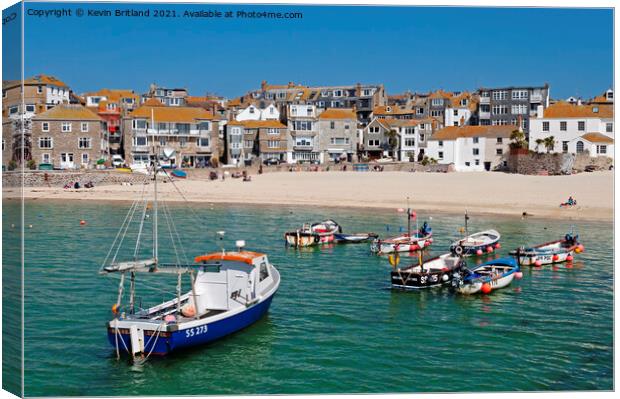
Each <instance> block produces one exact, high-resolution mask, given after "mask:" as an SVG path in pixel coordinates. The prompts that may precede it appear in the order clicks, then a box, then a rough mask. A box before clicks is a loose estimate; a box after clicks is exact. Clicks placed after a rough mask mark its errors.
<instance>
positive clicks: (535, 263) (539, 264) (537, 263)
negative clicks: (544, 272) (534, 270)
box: [534, 260, 542, 266]
mask: <svg viewBox="0 0 620 399" xmlns="http://www.w3.org/2000/svg"><path fill="white" fill-rule="evenodd" d="M534 266H542V262H541V261H540V260H537V261H535V262H534Z"/></svg>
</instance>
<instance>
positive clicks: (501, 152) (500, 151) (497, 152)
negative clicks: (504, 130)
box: [495, 148, 504, 155]
mask: <svg viewBox="0 0 620 399" xmlns="http://www.w3.org/2000/svg"><path fill="white" fill-rule="evenodd" d="M503 153H504V150H503V149H501V148H496V149H495V155H502V154H503Z"/></svg>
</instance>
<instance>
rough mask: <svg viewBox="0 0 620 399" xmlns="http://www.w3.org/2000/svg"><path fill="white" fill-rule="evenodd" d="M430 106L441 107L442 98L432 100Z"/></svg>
mask: <svg viewBox="0 0 620 399" xmlns="http://www.w3.org/2000/svg"><path fill="white" fill-rule="evenodd" d="M431 104H432V105H435V106H441V105H443V98H433V100H432V102H431Z"/></svg>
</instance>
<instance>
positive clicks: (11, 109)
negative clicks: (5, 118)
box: [9, 105, 19, 115]
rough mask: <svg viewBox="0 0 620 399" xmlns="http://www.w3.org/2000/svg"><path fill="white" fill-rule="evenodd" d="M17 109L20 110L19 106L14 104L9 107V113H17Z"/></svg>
mask: <svg viewBox="0 0 620 399" xmlns="http://www.w3.org/2000/svg"><path fill="white" fill-rule="evenodd" d="M17 111H19V108H18V107H17V105H16V106H13V107H11V108H9V115H13V114H16V113H17Z"/></svg>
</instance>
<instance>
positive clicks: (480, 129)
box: [429, 125, 518, 140]
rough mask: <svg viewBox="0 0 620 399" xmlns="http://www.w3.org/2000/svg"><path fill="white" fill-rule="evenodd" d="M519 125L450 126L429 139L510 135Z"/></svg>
mask: <svg viewBox="0 0 620 399" xmlns="http://www.w3.org/2000/svg"><path fill="white" fill-rule="evenodd" d="M517 129H518V127H517V126H514V125H503V126H469V125H468V126H448V127H444V128H443V129H441V130H439V131H437V132H436V133H435V134H433V137H431V138H430V139H429V140H454V139H457V138H462V137H510V135H511V134H512V132H513V131H515V130H517Z"/></svg>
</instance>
